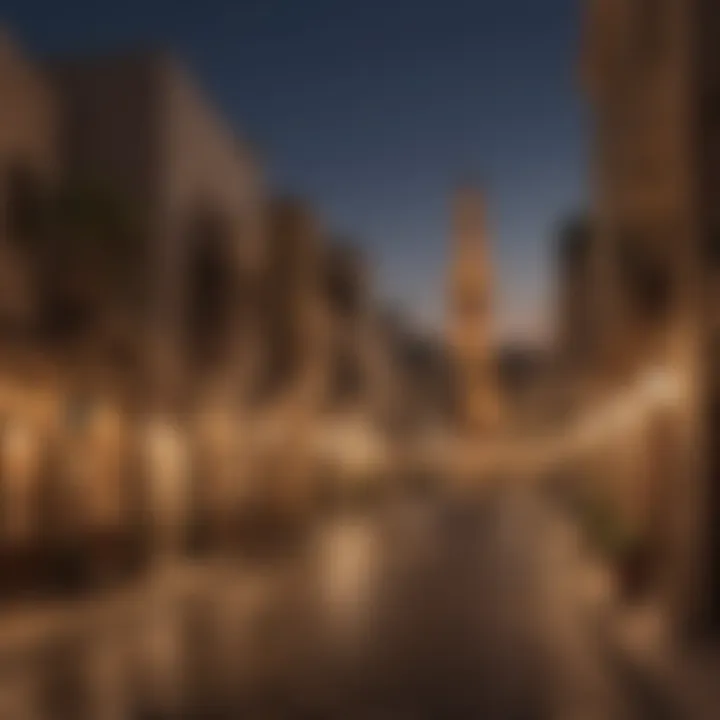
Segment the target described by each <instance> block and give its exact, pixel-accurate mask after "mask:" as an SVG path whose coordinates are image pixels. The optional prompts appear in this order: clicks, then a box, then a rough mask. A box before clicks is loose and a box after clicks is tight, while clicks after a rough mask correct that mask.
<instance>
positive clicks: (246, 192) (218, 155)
mask: <svg viewBox="0 0 720 720" xmlns="http://www.w3.org/2000/svg"><path fill="white" fill-rule="evenodd" d="M49 68H50V73H51V76H52V78H53V81H54V83H55V84H56V87H57V88H58V91H59V94H60V96H61V99H62V108H63V119H62V131H63V132H62V149H63V154H64V166H65V168H66V173H67V175H68V176H69V177H71V178H73V179H74V180H79V181H80V182H90V183H99V184H100V185H102V186H103V187H104V188H107V189H108V190H109V191H110V192H112V193H114V194H116V195H117V196H119V198H120V199H121V200H122V201H123V202H126V203H127V204H128V207H129V208H130V209H131V211H132V212H133V213H137V217H138V218H139V219H140V225H139V226H140V228H141V229H142V232H143V234H144V235H145V246H144V248H145V249H144V251H143V253H142V256H141V257H139V258H138V265H141V266H142V267H143V268H144V276H145V283H146V286H147V292H146V295H145V298H146V302H145V306H144V307H142V308H141V312H140V314H139V316H138V317H137V321H138V324H139V325H138V327H139V330H140V333H141V334H140V336H141V337H144V338H145V340H144V344H145V345H146V349H147V352H148V360H147V362H148V367H149V372H150V376H151V377H152V378H153V380H151V384H153V385H154V389H155V390H156V391H157V393H158V395H159V396H161V397H175V396H176V395H177V393H178V392H179V388H180V387H181V386H183V385H184V384H186V383H187V382H188V380H189V379H190V378H189V375H190V373H191V369H190V368H189V366H188V359H187V358H186V357H184V353H185V351H186V349H187V348H188V347H190V346H192V338H190V340H188V338H187V334H188V332H189V329H188V327H187V324H188V323H187V316H188V314H189V313H191V311H192V307H191V306H192V303H193V302H195V298H193V297H191V295H192V293H191V291H190V288H191V286H192V283H193V277H192V273H193V272H194V269H195V266H196V265H197V262H196V260H197V258H196V255H195V252H196V251H197V250H198V247H197V246H198V245H200V244H204V245H207V246H208V248H207V249H208V253H206V254H210V255H213V257H214V258H215V262H214V266H215V267H216V268H217V267H220V268H225V269H226V270H227V277H225V276H223V278H222V279H223V282H225V283H226V284H228V285H232V286H233V287H232V292H233V294H232V296H229V299H228V300H227V302H238V303H239V302H243V301H246V300H247V297H245V296H244V295H243V294H242V293H241V292H239V290H240V288H241V287H242V286H243V282H244V281H245V279H246V278H245V275H246V274H247V273H248V272H251V270H254V271H256V268H253V263H255V265H257V255H258V252H259V250H260V249H261V232H260V229H261V205H260V195H261V192H262V189H261V177H260V173H259V171H258V167H257V165H256V163H255V162H254V160H253V159H252V158H251V157H250V153H249V151H247V149H245V148H244V147H243V146H242V145H241V144H240V143H239V142H238V140H237V139H236V137H235V136H234V134H233V132H232V131H231V129H230V128H229V127H228V126H227V125H226V124H225V123H224V121H223V120H222V119H221V118H220V116H219V115H218V114H217V113H216V112H215V110H214V109H213V108H212V107H211V105H210V104H209V103H208V102H207V101H206V100H205V98H204V97H203V96H202V94H201V92H200V91H199V90H198V89H197V87H196V86H195V84H194V82H193V81H192V79H191V78H190V77H189V76H188V74H187V73H186V72H185V71H184V69H183V68H182V67H181V66H180V65H179V64H178V63H176V62H175V61H174V60H173V59H172V58H171V57H169V56H167V55H165V54H162V53H144V54H143V53H140V54H135V55H119V56H107V57H88V58H79V59H71V60H59V61H56V60H53V61H52V63H51V65H50V66H49ZM207 218H210V219H211V224H212V225H213V227H218V228H220V229H221V231H220V232H219V233H205V236H207V235H209V234H213V237H212V238H211V237H205V236H203V232H198V231H197V230H196V228H197V227H199V226H200V225H201V224H202V222H204V221H205V220H206V219H207ZM201 221H202V222H201ZM209 246H212V247H209ZM245 285H247V283H245ZM235 291H238V292H235ZM236 309H237V308H234V309H233V310H236ZM240 314H241V313H240ZM237 316H238V314H237V313H233V312H230V313H228V318H229V322H232V321H233V320H234V319H236V318H237ZM143 328H144V332H143ZM224 330H226V331H227V332H224V334H225V335H226V337H227V339H228V340H231V339H233V340H238V339H239V338H240V337H241V336H242V332H239V331H238V332H235V333H233V332H230V331H231V330H232V328H230V327H226V328H225V329H224ZM243 340H245V339H244V338H243ZM232 349H233V348H227V350H228V353H230V352H231V350H232ZM228 364H231V363H228ZM161 402H162V401H161Z"/></svg>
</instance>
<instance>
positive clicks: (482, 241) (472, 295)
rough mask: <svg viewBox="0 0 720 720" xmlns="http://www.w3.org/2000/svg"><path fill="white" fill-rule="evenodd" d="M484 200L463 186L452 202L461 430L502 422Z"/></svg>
mask: <svg viewBox="0 0 720 720" xmlns="http://www.w3.org/2000/svg"><path fill="white" fill-rule="evenodd" d="M486 233H487V229H486V218H485V201H484V198H483V197H482V195H481V194H480V193H479V192H478V191H477V190H474V189H463V190H461V191H460V192H459V193H458V194H457V195H456V197H455V199H454V205H453V238H452V250H451V252H452V258H451V265H450V278H449V290H448V293H449V302H448V318H447V322H448V327H449V338H448V340H449V346H450V352H451V354H452V356H453V373H454V382H455V385H456V391H455V400H456V415H457V418H458V422H459V427H460V428H461V430H462V431H467V432H470V433H478V432H479V433H482V432H485V431H488V430H490V429H492V428H493V427H494V426H496V425H497V422H498V419H499V411H500V408H499V396H498V387H497V383H496V377H495V373H496V366H495V363H496V359H495V354H494V348H493V337H492V305H491V267H490V264H489V258H488V248H487V235H486Z"/></svg>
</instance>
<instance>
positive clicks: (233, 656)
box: [0, 490, 673, 720]
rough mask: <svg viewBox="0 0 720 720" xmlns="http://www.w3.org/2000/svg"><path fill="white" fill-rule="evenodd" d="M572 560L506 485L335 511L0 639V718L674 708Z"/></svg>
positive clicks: (570, 540)
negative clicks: (626, 667) (48, 626)
mask: <svg viewBox="0 0 720 720" xmlns="http://www.w3.org/2000/svg"><path fill="white" fill-rule="evenodd" d="M582 562H583V560H582V555H581V550H580V548H579V546H578V543H577V539H576V538H575V537H574V536H573V534H572V529H571V528H569V527H567V526H565V525H563V523H562V522H561V521H560V520H559V519H558V517H556V516H555V515H553V513H552V511H551V510H550V509H549V508H548V507H547V506H546V504H545V503H544V501H543V500H541V499H540V498H538V497H536V496H534V495H531V494H528V493H526V492H522V491H513V490H507V491H502V492H495V493H492V494H491V495H489V496H488V497H485V498H484V499H483V500H481V501H477V502H473V503H462V504H455V505H453V504H449V503H447V502H436V501H431V500H429V499H427V498H425V499H414V500H410V499H408V500H403V501H401V502H392V503H388V504H386V505H383V506H382V507H375V508H365V509H356V510H355V511H350V510H347V511H344V512H342V513H338V514H336V515H334V516H333V517H331V518H327V520H326V521H325V522H323V523H321V524H319V525H318V527H317V528H316V530H315V532H314V533H313V535H312V537H311V538H310V539H309V541H308V542H307V543H306V545H304V546H303V548H302V550H301V551H299V552H296V553H293V554H292V556H289V557H286V558H282V557H281V558H277V557H276V558H274V559H273V560H272V562H270V561H267V560H266V561H256V562H248V561H244V562H241V561H238V560H235V561H229V560H227V561H224V562H222V563H220V562H218V563H216V564H214V565H213V566H208V567H205V568H203V570H202V572H200V573H199V574H198V575H197V576H196V578H195V579H194V580H193V581H192V582H191V583H190V584H188V583H185V585H183V589H182V592H180V591H178V592H168V585H170V584H172V583H171V581H170V580H163V579H162V578H163V576H162V575H160V576H158V577H159V579H157V580H156V581H155V582H154V583H151V584H150V585H149V586H148V587H146V588H144V589H143V590H142V591H141V592H138V593H136V594H135V595H134V596H133V597H132V598H131V599H130V600H127V601H126V602H125V603H124V604H123V605H122V608H123V610H122V612H120V611H118V612H114V611H108V612H104V613H100V614H98V613H94V614H93V613H90V612H86V611H85V610H83V609H80V608H79V609H78V610H77V611H76V612H75V615H76V617H74V618H73V622H72V623H70V622H68V623H67V628H65V629H64V630H63V631H61V632H54V633H48V635H47V637H44V636H41V637H39V638H37V637H36V638H35V639H34V640H33V642H32V643H28V644H27V647H23V646H22V644H16V645H15V646H13V647H12V648H11V649H8V648H5V650H4V651H2V652H0V718H2V719H3V720H4V719H5V718H9V719H13V720H36V719H42V720H46V719H52V720H56V719H58V720H62V719H64V718H68V719H70V718H72V719H73V720H75V719H83V720H84V719H85V718H87V719H90V718H92V719H93V720H95V719H97V720H105V719H108V720H110V719H113V720H114V719H118V720H120V719H128V720H131V719H135V718H137V719H141V718H318V719H321V718H512V719H515V718H517V719H520V718H595V717H603V718H623V717H628V718H634V717H657V716H658V715H657V714H656V713H657V712H658V707H662V708H663V711H664V712H665V711H667V713H668V714H665V715H662V717H673V714H672V712H671V710H670V708H669V707H668V706H667V705H666V704H664V703H663V702H662V699H661V698H659V697H656V695H655V694H654V689H648V688H646V687H642V688H641V692H640V691H638V692H635V688H634V686H633V687H631V686H630V685H628V682H621V680H622V679H625V680H626V679H627V675H622V676H619V675H618V672H619V668H618V667H616V666H615V664H614V663H613V661H612V660H611V658H610V656H608V654H607V653H606V652H605V649H604V647H603V642H602V632H601V629H600V625H599V624H598V622H599V617H600V616H599V613H598V610H597V608H596V607H594V606H593V604H592V603H590V602H589V601H588V598H587V593H584V592H583V587H582V582H581V581H580V578H581V577H582V571H581V563H582ZM171 575H172V574H168V575H167V577H168V578H169V577H171Z"/></svg>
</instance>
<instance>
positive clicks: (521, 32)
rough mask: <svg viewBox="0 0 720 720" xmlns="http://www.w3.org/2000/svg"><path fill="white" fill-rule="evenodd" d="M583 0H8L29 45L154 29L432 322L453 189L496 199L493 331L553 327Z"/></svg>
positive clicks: (287, 181) (116, 39) (78, 42)
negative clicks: (469, 180)
mask: <svg viewBox="0 0 720 720" xmlns="http://www.w3.org/2000/svg"><path fill="white" fill-rule="evenodd" d="M581 5H582V3H581V2H579V1H578V0H384V1H383V0H204V1H203V2H198V1H197V0H145V1H144V2H143V1H142V0H125V1H124V2H122V3H121V2H117V0H113V1H112V2H110V1H109V0H65V2H62V3H61V2H58V1H57V0H4V1H3V3H2V5H1V6H0V22H6V23H7V24H8V25H9V27H10V29H11V30H12V31H14V33H15V34H16V35H17V36H18V39H19V40H20V41H21V42H22V43H23V44H24V45H25V46H26V48H27V49H28V50H30V51H31V52H41V53H52V52H55V51H68V50H73V51H82V50H88V51H93V50H98V49H104V48H111V49H117V48H120V47H123V46H125V45H130V46H136V45H148V44H155V43H158V44H161V45H163V46H166V47H169V48H171V49H173V50H175V51H176V52H177V53H178V54H179V55H181V56H182V57H184V58H185V59H186V61H187V62H188V63H189V64H190V66H191V67H192V69H193V70H194V72H195V74H196V75H197V76H198V78H199V80H200V81H201V82H202V83H203V84H204V85H205V86H206V87H207V88H208V90H209V92H210V93H211V94H212V95H213V96H214V98H215V100H216V101H217V104H218V105H219V106H220V108H221V109H222V110H223V111H224V112H225V114H226V115H229V116H230V118H231V119H232V121H233V122H234V123H235V125H236V126H237V128H238V129H239V130H240V131H241V132H244V133H245V134H246V135H247V136H248V137H249V138H250V139H251V140H253V141H255V142H256V143H258V144H259V146H260V147H261V149H262V152H263V154H264V156H265V157H266V159H267V165H268V169H269V171H270V174H271V177H272V179H274V181H275V182H277V183H278V184H279V185H282V186H287V187H291V188H294V189H297V190H298V191H299V192H301V193H302V194H305V195H307V196H308V197H309V198H310V199H312V200H313V201H314V202H315V203H316V204H317V206H318V208H319V209H320V210H321V211H322V213H323V215H324V217H325V218H326V219H327V222H328V224H329V225H330V227H332V228H334V229H336V230H338V231H341V232H343V233H345V234H347V235H349V236H351V237H353V238H355V239H356V240H357V241H358V243H360V244H361V245H362V246H363V247H365V248H366V249H367V252H368V253H369V255H370V256H371V258H372V259H373V261H374V262H375V264H376V267H377V280H376V283H377V285H378V289H379V293H380V294H381V295H382V296H384V297H387V298H391V299H394V300H397V301H399V302H400V303H401V304H402V306H403V307H404V308H405V309H406V311H407V312H408V313H411V314H412V315H414V316H415V317H417V318H418V319H419V320H420V321H421V322H428V323H430V324H432V325H434V326H436V327H437V326H439V323H440V321H441V319H442V312H443V305H442V303H443V291H444V269H445V263H446V260H447V245H446V242H447V226H448V217H447V210H448V196H449V193H450V191H451V190H452V188H453V187H454V185H455V184H457V182H458V181H459V180H462V179H464V178H465V177H467V176H472V177H477V178H479V179H481V180H482V183H483V185H484V186H485V187H486V188H487V191H488V199H489V203H490V212H491V221H492V233H493V248H492V252H493V254H494V259H495V262H496V264H497V267H498V270H497V278H496V282H497V288H496V292H497V299H496V306H497V310H498V318H499V325H500V327H501V330H502V332H503V334H504V335H512V334H517V333H521V334H524V333H526V332H527V331H528V330H529V331H533V332H534V331H536V330H537V328H538V327H543V326H547V321H548V317H549V311H550V308H551V302H550V301H551V287H550V282H549V281H550V274H551V270H552V253H551V239H552V235H553V232H554V230H555V227H556V225H557V222H558V220H559V219H560V218H561V217H562V216H563V215H564V214H566V213H567V212H568V211H572V210H573V209H575V208H576V207H577V206H578V205H579V204H581V202H582V199H583V197H584V195H585V188H584V183H585V171H584V153H585V149H584V145H585V142H584V137H583V128H582V114H581V107H582V106H581V102H580V93H579V87H578V78H577V65H578V63H577V56H578V50H579V42H580V37H579V35H580V33H579V8H580V6H581Z"/></svg>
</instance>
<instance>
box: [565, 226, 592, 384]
mask: <svg viewBox="0 0 720 720" xmlns="http://www.w3.org/2000/svg"><path fill="white" fill-rule="evenodd" d="M592 249H593V248H592V231H591V228H590V226H589V223H588V222H587V220H585V219H573V220H571V221H569V222H568V223H567V224H566V225H565V226H564V227H563V228H562V229H561V232H560V237H559V241H558V247H557V277H556V287H557V293H558V295H557V328H556V346H557V352H558V355H559V358H558V360H559V362H560V363H561V364H562V366H563V367H564V368H565V370H566V371H570V372H575V371H578V372H582V371H583V369H585V368H587V366H588V365H589V364H590V363H591V362H592V358H593V356H594V354H593V349H594V343H595V341H596V338H595V328H596V320H595V317H594V312H593V310H594V305H593V274H592V270H593V268H592V262H591V260H592Z"/></svg>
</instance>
